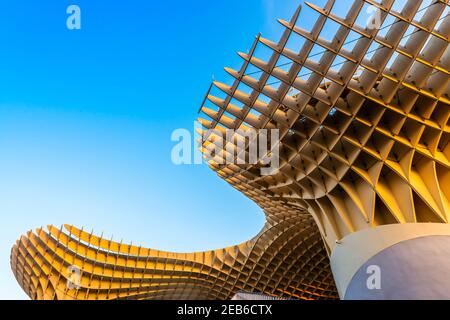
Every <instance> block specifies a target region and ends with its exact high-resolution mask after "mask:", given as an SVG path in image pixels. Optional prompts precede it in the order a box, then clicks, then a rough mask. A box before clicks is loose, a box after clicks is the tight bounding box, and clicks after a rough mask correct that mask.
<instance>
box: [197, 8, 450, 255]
mask: <svg viewBox="0 0 450 320" xmlns="http://www.w3.org/2000/svg"><path fill="white" fill-rule="evenodd" d="M400 3H401V4H400ZM306 4H307V6H308V7H309V8H311V9H312V10H314V11H315V12H317V13H318V14H319V18H318V19H317V21H316V24H315V25H314V26H313V28H312V29H311V31H306V30H304V29H302V28H300V27H298V26H297V25H296V22H297V20H298V17H299V14H300V8H299V10H298V11H297V12H296V13H295V15H294V17H293V19H292V20H291V21H290V22H287V21H284V20H279V22H280V23H281V24H282V25H283V26H284V27H285V28H286V31H285V33H284V35H283V36H282V38H281V40H280V42H279V43H273V42H271V41H269V40H267V39H265V38H263V37H261V36H258V37H257V39H256V40H255V43H254V46H253V48H252V50H251V51H250V52H249V53H248V54H244V53H239V55H240V56H241V57H242V58H243V60H244V64H243V67H242V68H241V70H239V71H236V70H233V69H230V68H225V70H226V71H227V72H228V73H229V74H230V75H231V76H232V77H233V78H234V79H235V81H234V83H233V84H232V85H226V84H224V83H219V82H214V83H213V86H212V87H211V88H210V91H209V93H208V95H207V98H206V99H205V103H204V106H203V108H202V109H201V111H202V112H203V114H204V115H206V116H207V119H203V118H202V119H200V122H201V124H202V125H203V126H204V128H205V130H204V132H202V133H203V134H205V135H206V139H205V141H204V143H203V149H204V151H207V152H211V150H213V149H214V148H215V147H218V146H220V145H222V144H227V143H228V144H230V143H231V144H233V142H230V141H219V142H218V140H219V139H220V135H218V134H215V133H214V132H221V133H224V132H226V130H227V129H242V130H243V131H245V130H246V129H248V128H254V129H256V130H261V129H279V130H280V131H281V139H280V143H279V147H280V161H281V166H280V169H279V170H278V172H276V173H274V174H273V175H270V176H263V175H261V174H260V173H259V165H256V166H255V165H246V166H243V165H228V164H227V165H223V164H221V163H222V162H221V161H220V160H221V158H222V157H225V156H224V155H223V154H218V155H215V158H213V159H212V160H211V161H210V166H211V167H212V168H213V169H214V170H216V171H217V173H218V174H219V176H221V177H222V178H224V179H225V180H226V181H228V182H230V183H231V184H233V185H234V186H235V187H236V188H237V189H239V190H241V191H244V190H245V188H246V187H243V186H248V187H249V188H250V189H258V190H262V191H263V192H264V193H265V194H266V196H267V200H268V201H272V200H279V201H283V202H284V203H285V204H286V205H287V206H290V207H291V208H293V209H297V210H298V211H299V212H309V213H310V214H311V215H312V216H313V217H314V219H315V221H316V222H317V225H318V226H319V229H320V232H321V234H322V236H323V238H324V240H325V244H326V249H327V251H328V253H331V251H332V249H333V247H334V246H335V245H336V243H339V240H340V239H342V238H343V237H345V236H346V235H348V234H351V233H353V232H356V231H359V230H363V229H366V228H372V227H376V226H379V225H384V224H395V223H417V222H438V223H448V221H449V220H448V219H449V213H450V210H449V209H450V202H449V201H450V188H449V187H448V185H449V182H450V180H449V173H450V171H449V168H450V145H449V144H448V142H449V138H450V136H449V133H450V131H449V129H450V127H449V117H450V103H449V101H450V100H449V93H450V85H449V69H450V49H449V47H448V44H449V34H450V17H449V4H448V1H416V0H408V1H406V0H403V1H398V0H397V1H394V0H387V1H381V2H375V1H372V0H361V1H353V2H352V5H351V8H350V10H349V11H348V14H347V16H346V17H344V18H341V17H339V16H337V15H335V14H334V13H333V9H334V7H335V6H337V5H341V4H342V1H341V2H339V1H334V0H330V1H327V3H326V4H325V6H324V8H320V7H318V6H316V5H314V4H310V3H306ZM369 5H370V6H374V7H375V8H377V10H378V12H379V15H380V19H381V27H380V28H373V29H370V28H369V27H361V26H360V25H359V24H358V21H361V17H367V6H369ZM394 7H400V8H401V9H400V11H396V10H394ZM330 21H331V23H333V24H335V25H337V27H336V29H337V31H336V33H335V36H334V37H333V38H332V39H331V40H326V37H327V35H328V34H329V31H328V30H327V28H326V27H325V26H329V23H330ZM364 22H365V20H364ZM294 36H297V37H300V38H302V39H303V44H302V45H301V46H300V48H297V50H296V51H293V50H292V49H291V48H289V43H290V40H291V38H292V37H294ZM259 46H263V47H265V48H269V49H270V50H271V54H269V55H268V56H269V57H270V58H268V59H267V61H264V60H263V59H260V58H259V57H258V56H257V55H256V52H257V51H258V50H257V48H258V47H259ZM349 46H350V47H351V48H349ZM283 59H284V61H285V60H287V61H288V62H284V63H280V61H283ZM249 66H253V67H256V68H257V69H258V70H257V71H252V72H248V71H247V69H248V68H249ZM255 76H259V79H258V78H256V77H255ZM216 88H218V89H219V94H220V93H222V94H225V97H220V96H218V95H217V94H216V95H215V94H213V93H212V92H213V91H214V89H216ZM236 135H239V133H237V134H236ZM237 139H245V137H244V136H239V137H238V138H237ZM211 145H213V146H211ZM236 145H237V143H235V142H234V147H235V149H236ZM224 149H226V148H224ZM228 150H233V149H232V148H231V149H229V148H228V149H226V150H224V152H223V153H227V151H228ZM248 151H249V149H248V148H247V150H246V153H248ZM234 152H235V153H236V152H237V151H236V150H234ZM239 157H244V158H245V157H247V158H248V155H247V154H244V155H240V156H239ZM242 182H245V184H242Z"/></svg>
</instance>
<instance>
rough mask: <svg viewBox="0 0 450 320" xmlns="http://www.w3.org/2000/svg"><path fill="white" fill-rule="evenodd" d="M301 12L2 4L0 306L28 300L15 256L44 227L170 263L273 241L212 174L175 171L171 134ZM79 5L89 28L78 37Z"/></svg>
mask: <svg viewBox="0 0 450 320" xmlns="http://www.w3.org/2000/svg"><path fill="white" fill-rule="evenodd" d="M315 2H316V3H319V4H321V3H322V2H323V1H315ZM299 3H300V1H297V0H295V1H294V0H215V1H212V0H192V1H180V0H172V1H162V0H152V1H148V0H135V1H106V0H73V1H70V2H69V1H65V0H60V1H54V0H40V1H35V0H3V1H1V4H0V41H1V43H2V46H1V50H0V150H1V151H0V215H1V232H0V299H15V298H25V295H24V294H23V293H22V291H21V289H20V288H19V286H18V285H17V284H16V281H15V279H14V277H13V274H12V272H11V271H10V266H9V254H10V249H11V246H12V245H13V243H14V242H15V240H16V239H17V238H18V237H19V236H20V235H21V234H23V233H25V232H26V231H27V230H30V229H34V228H36V227H39V226H41V225H43V226H45V225H47V224H55V225H60V224H62V223H69V224H74V225H76V226H79V227H81V226H84V227H85V228H86V229H89V230H90V229H94V231H95V232H97V233H101V232H103V231H104V232H105V235H107V236H109V235H111V234H113V235H114V239H117V240H119V241H120V239H123V240H124V242H131V241H132V242H133V243H136V244H142V245H143V246H146V247H152V248H156V249H161V250H169V251H197V250H206V249H213V248H220V247H224V246H228V245H233V244H237V243H240V242H243V241H246V240H248V239H250V238H251V237H253V236H254V235H255V234H256V233H257V232H258V231H260V229H261V228H262V226H263V224H264V216H263V214H262V213H261V211H260V210H259V208H257V207H256V206H255V205H254V204H253V203H251V202H250V201H249V200H247V199H246V198H245V197H244V196H242V195H241V194H240V193H238V192H237V191H235V190H234V189H232V188H231V187H230V186H228V185H227V184H226V183H225V182H223V181H221V180H220V179H219V178H218V177H216V176H215V174H214V173H213V172H212V171H210V170H209V169H208V168H207V167H206V166H181V167H177V166H175V165H173V164H172V162H171V158H170V152H171V148H172V147H173V145H174V143H172V142H171V141H170V136H171V133H172V131H173V130H175V129H177V128H188V129H191V128H192V126H193V120H194V119H195V118H196V116H197V110H198V108H199V105H200V103H201V101H202V98H203V96H204V94H205V92H206V90H207V88H208V86H209V83H210V81H211V77H212V75H213V74H214V75H215V77H216V79H223V78H225V75H224V72H223V71H222V70H223V69H222V68H223V67H224V66H230V67H234V68H237V67H239V65H240V60H239V58H238V57H237V55H236V52H237V51H247V49H249V47H250V45H251V43H252V41H253V39H254V36H255V35H256V34H257V33H258V32H259V31H261V32H262V33H263V36H265V37H267V38H269V39H274V40H277V39H278V37H279V35H280V33H281V30H282V29H281V27H279V26H278V25H277V23H276V18H278V17H281V18H284V19H289V17H290V15H291V13H292V12H293V10H294V9H295V7H297V5H298V4H299ZM70 4H77V5H79V6H80V7H81V10H82V30H79V31H69V30H68V29H67V28H66V18H67V14H66V8H67V7H68V5H70ZM303 19H305V18H303ZM306 19H308V17H306Z"/></svg>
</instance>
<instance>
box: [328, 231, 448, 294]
mask: <svg viewBox="0 0 450 320" xmlns="http://www.w3.org/2000/svg"><path fill="white" fill-rule="evenodd" d="M331 268H332V270H333V275H334V277H335V281H336V285H337V287H338V291H339V295H340V297H341V298H342V299H345V300H359V299H368V300H395V299H401V300H403V299H408V300H410V299H414V300H421V299H450V225H447V224H434V223H419V224H398V225H386V226H380V227H377V228H372V229H367V230H363V231H360V232H356V233H354V234H351V235H349V236H347V237H345V238H344V239H342V240H341V241H340V242H339V243H337V244H336V246H335V248H334V250H333V252H332V256H331Z"/></svg>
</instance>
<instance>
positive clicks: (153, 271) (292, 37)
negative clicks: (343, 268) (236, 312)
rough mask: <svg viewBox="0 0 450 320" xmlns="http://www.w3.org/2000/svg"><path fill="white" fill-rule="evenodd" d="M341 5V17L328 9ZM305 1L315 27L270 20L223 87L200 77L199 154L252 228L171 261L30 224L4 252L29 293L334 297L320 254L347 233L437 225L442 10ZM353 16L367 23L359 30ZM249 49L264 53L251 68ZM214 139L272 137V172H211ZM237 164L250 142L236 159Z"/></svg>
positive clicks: (441, 175) (440, 213)
mask: <svg viewBox="0 0 450 320" xmlns="http://www.w3.org/2000/svg"><path fill="white" fill-rule="evenodd" d="M344 3H345V4H347V5H348V4H349V3H350V6H349V8H348V12H347V14H346V16H345V17H340V16H339V15H337V14H336V10H335V9H336V8H337V7H339V6H344ZM306 5H307V8H308V9H309V10H312V11H314V12H315V13H316V14H317V16H318V18H317V20H316V22H315V24H314V25H313V26H312V28H311V29H310V30H305V29H303V28H301V27H300V26H299V24H298V22H299V17H300V12H301V8H300V7H299V8H298V10H297V11H296V12H295V13H294V16H293V17H292V19H291V20H290V21H284V20H279V22H280V23H281V25H282V26H283V27H284V28H285V31H284V34H283V35H282V37H281V39H280V41H279V42H278V43H274V42H271V41H270V40H267V39H265V38H263V37H262V36H261V35H258V37H257V38H256V40H255V42H254V44H253V47H252V48H251V50H250V51H249V53H246V54H245V53H240V54H239V55H240V56H241V57H242V59H243V61H244V62H243V65H242V67H241V69H240V70H238V71H236V70H233V69H231V68H226V69H225V70H226V71H227V72H228V73H229V74H230V75H231V77H232V78H234V81H233V83H232V84H231V85H227V84H224V83H219V82H214V83H213V84H212V85H211V87H210V89H209V91H208V93H207V95H206V97H205V100H204V102H203V103H202V106H201V109H200V111H201V112H202V114H203V115H204V116H203V117H204V118H206V119H204V118H201V119H199V121H200V123H201V124H202V126H203V129H202V130H200V133H201V134H203V139H202V140H200V144H201V149H202V151H203V152H204V153H205V154H210V153H211V150H214V149H217V148H219V149H220V148H221V152H219V153H217V154H215V155H214V157H213V158H210V159H208V160H209V161H208V163H209V166H210V167H211V168H212V169H213V170H214V171H215V172H216V173H217V174H218V175H219V176H220V177H221V178H223V179H225V180H226V181H227V182H228V183H230V184H231V185H232V186H233V187H234V188H236V189H237V190H239V191H241V192H242V193H244V194H245V195H246V196H247V197H249V198H250V199H251V200H253V201H254V202H256V203H257V204H258V205H259V206H260V207H261V208H262V210H263V211H264V212H265V214H266V218H267V223H266V226H265V227H264V229H263V230H262V231H261V233H260V234H259V235H258V236H256V237H255V238H254V239H252V240H250V241H249V242H246V243H244V244H241V245H238V246H235V247H230V248H226V249H223V250H216V251H210V252H204V253H192V254H176V253H167V252H161V251H157V250H150V249H143V248H140V247H135V246H128V245H124V244H118V243H115V242H113V241H109V240H104V239H101V238H98V237H95V236H94V235H93V234H91V233H86V232H83V231H82V230H78V229H76V228H75V227H71V226H66V227H65V229H57V228H54V227H51V226H50V227H49V228H48V231H44V230H42V229H38V230H37V231H36V232H34V233H33V232H29V233H28V234H27V235H26V236H23V237H22V238H21V239H20V240H19V241H18V242H17V244H16V245H15V246H14V247H13V250H12V254H11V266H12V269H13V272H14V274H15V276H16V278H17V280H18V282H19V284H20V285H21V286H22V288H23V289H24V290H25V292H26V293H27V294H28V295H29V296H30V297H31V298H33V299H229V298H231V297H232V296H233V295H234V294H235V293H236V292H241V291H250V292H261V293H265V294H269V295H276V296H281V297H294V298H299V299H327V298H328V299H333V298H337V293H336V289H335V286H334V283H333V280H332V276H331V272H330V268H329V260H328V255H329V254H330V253H331V251H332V250H333V247H334V246H335V245H336V243H339V240H340V239H342V238H343V237H345V236H346V235H348V234H351V233H353V232H356V231H359V230H363V229H366V228H371V227H376V226H379V225H384V224H393V223H408V222H412V223H414V222H440V223H448V219H449V216H448V215H449V213H450V210H449V208H450V207H449V206H450V188H449V187H448V183H450V171H449V169H450V145H449V144H448V142H449V140H450V139H449V138H450V127H449V119H450V103H449V101H450V100H449V99H450V97H449V93H450V84H449V71H448V70H449V69H450V68H449V67H450V49H449V48H448V43H449V35H450V18H449V3H448V0H445V1H444V0H429V1H427V0H424V1H420V0H419V1H418V0H401V1H399V0H382V1H380V2H376V1H374V0H354V1H348V0H344V1H338V0H328V1H326V4H325V5H324V6H323V7H319V6H317V5H314V4H311V3H306ZM368 6H374V7H375V8H377V10H378V12H379V15H380V19H381V23H382V26H381V28H373V29H370V28H368V27H365V25H364V23H365V22H366V21H365V17H367V8H368ZM362 17H364V18H362ZM361 20H364V21H363V23H361ZM330 34H331V35H332V37H331V38H330ZM299 43H300V44H299ZM260 48H263V49H264V50H268V51H269V54H268V55H265V56H264V57H258V52H259V50H260ZM215 92H217V93H215ZM227 129H242V132H245V130H247V129H256V130H261V129H279V130H280V141H278V143H277V145H278V147H279V148H280V168H279V170H277V171H276V172H274V173H273V174H271V175H269V176H264V175H261V171H260V169H261V167H262V165H261V164H257V165H253V164H247V165H241V164H232V163H226V164H223V163H222V162H221V159H222V158H223V157H226V156H227V155H228V154H229V153H230V150H232V152H234V155H235V154H236V153H237V149H238V148H237V145H238V142H237V141H238V140H240V141H242V139H245V137H244V136H240V133H239V131H238V132H237V133H236V136H235V138H236V140H234V141H231V142H230V141H220V140H221V139H222V137H221V136H220V135H217V134H216V133H217V132H220V133H225V132H226V130H227ZM224 146H226V147H224ZM248 153H249V146H247V148H246V149H245V150H244V152H242V153H241V154H239V155H238V157H240V158H248ZM324 244H325V245H324ZM71 265H77V266H79V267H80V268H81V270H82V278H81V287H80V289H78V290H75V289H71V290H69V289H68V288H67V285H66V282H67V278H68V276H69V275H68V274H67V268H68V267H69V266H71Z"/></svg>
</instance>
